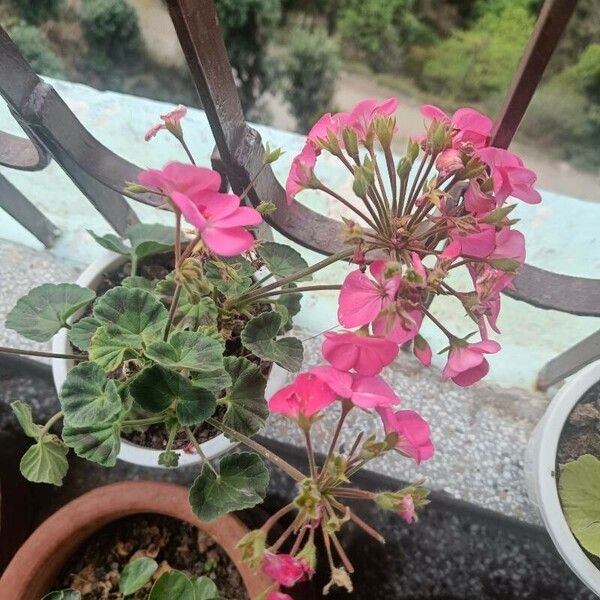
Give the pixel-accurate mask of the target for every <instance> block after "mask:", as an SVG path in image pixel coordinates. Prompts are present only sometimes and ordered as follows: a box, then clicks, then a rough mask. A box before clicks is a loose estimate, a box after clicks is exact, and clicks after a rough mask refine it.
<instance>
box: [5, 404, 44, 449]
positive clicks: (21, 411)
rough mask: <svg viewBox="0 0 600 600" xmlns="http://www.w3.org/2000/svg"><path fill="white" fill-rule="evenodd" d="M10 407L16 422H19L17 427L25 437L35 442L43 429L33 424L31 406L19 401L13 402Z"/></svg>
mask: <svg viewBox="0 0 600 600" xmlns="http://www.w3.org/2000/svg"><path fill="white" fill-rule="evenodd" d="M10 407H11V408H12V411H13V412H14V413H15V416H16V417H17V421H19V425H20V426H21V429H22V430H23V432H24V433H25V435H26V436H27V437H30V438H34V439H36V440H37V439H38V438H39V437H40V433H41V430H42V429H43V427H42V426H41V425H36V424H35V423H34V422H33V415H32V413H31V406H29V404H26V403H25V402H21V401H20V400H15V401H14V402H12V403H11V405H10Z"/></svg>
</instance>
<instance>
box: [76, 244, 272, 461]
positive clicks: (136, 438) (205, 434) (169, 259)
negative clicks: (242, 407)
mask: <svg viewBox="0 0 600 600" xmlns="http://www.w3.org/2000/svg"><path fill="white" fill-rule="evenodd" d="M174 268H175V262H174V257H173V255H172V254H159V255H156V256H150V257H148V258H145V259H142V260H141V261H140V263H139V264H138V268H137V273H136V274H137V275H138V276H140V277H144V278H146V279H148V280H149V281H154V280H157V279H165V278H166V277H167V275H168V274H169V273H170V272H171V271H172V270H173V269H174ZM130 275H131V262H126V263H124V264H123V265H121V266H120V267H119V268H118V269H117V270H115V271H111V272H106V273H103V274H102V280H101V281H100V283H99V284H98V286H97V288H96V294H97V296H98V297H100V296H102V295H103V294H105V293H106V292H108V290H110V289H112V288H114V287H116V286H118V285H120V284H121V282H122V281H123V279H125V278H126V277H129V276H130ZM257 308H258V310H257V311H256V313H257V314H258V313H260V312H264V310H267V309H268V305H259V306H258V307H257ZM90 314H91V308H89V309H88V310H87V312H86V313H84V314H83V315H82V317H83V316H89V315H90ZM247 320H248V319H247V318H244V317H242V318H240V322H239V324H237V326H236V327H235V328H234V330H233V331H232V335H231V339H230V340H228V341H227V343H226V345H225V355H226V356H242V355H244V357H245V358H247V359H248V360H251V361H252V362H254V363H256V364H257V365H258V366H259V367H260V368H261V371H262V372H263V374H264V375H265V377H266V376H267V375H268V374H269V369H270V367H271V363H270V362H267V361H261V360H260V359H258V358H257V357H255V356H253V355H248V354H247V352H246V351H245V350H244V348H243V346H242V343H241V341H240V338H239V333H240V332H241V330H242V329H243V328H244V325H245V324H246V321H247ZM224 412H225V409H224V408H223V407H222V406H219V407H217V411H216V413H215V417H216V418H217V419H219V418H220V417H221V416H223V414H224ZM219 433H220V432H219V431H217V430H216V429H215V428H214V427H212V426H211V425H209V424H208V423H202V424H201V425H198V426H197V427H196V428H195V430H194V435H195V436H196V439H197V440H198V441H199V442H200V443H203V442H207V441H208V440H211V439H212V438H214V437H216V436H217V435H219ZM121 435H122V437H123V438H124V439H126V440H127V441H128V442H131V443H132V444H136V445H137V446H143V447H144V448H152V449H153V450H164V449H165V448H166V446H167V440H168V437H169V436H168V432H167V431H166V429H165V427H164V425H162V424H158V425H150V426H149V427H145V428H144V429H136V430H134V431H124V432H122V434H121ZM173 448H174V449H175V450H187V449H189V450H190V451H193V450H192V449H191V448H190V442H189V440H188V438H187V435H186V434H185V432H184V431H181V432H179V433H178V434H177V436H176V438H175V440H174V442H173Z"/></svg>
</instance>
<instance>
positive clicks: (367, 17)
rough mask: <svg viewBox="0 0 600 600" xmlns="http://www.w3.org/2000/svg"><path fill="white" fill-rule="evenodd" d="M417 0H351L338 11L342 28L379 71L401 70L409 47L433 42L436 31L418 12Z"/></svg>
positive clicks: (347, 37)
mask: <svg viewBox="0 0 600 600" xmlns="http://www.w3.org/2000/svg"><path fill="white" fill-rule="evenodd" d="M414 5H415V3H414V2H413V0H388V1H386V2H381V1H380V0H347V1H346V2H344V4H343V6H342V8H341V9H340V12H339V13H338V15H339V16H338V28H339V31H340V33H341V34H342V38H343V39H344V41H345V43H349V44H352V45H354V46H355V47H356V49H357V50H358V51H359V52H360V53H361V54H362V55H363V56H364V59H365V61H366V62H367V64H368V65H369V67H371V68H372V69H373V71H375V72H376V73H380V72H386V71H389V72H398V71H400V70H401V67H402V58H403V54H404V52H405V50H406V49H407V48H408V47H410V46H415V45H416V46H422V45H427V44H431V43H432V42H433V41H434V40H435V34H434V33H433V31H432V30H431V29H430V28H429V26H428V25H426V24H425V23H424V22H423V21H420V20H419V19H418V17H417V16H416V15H415V6H414Z"/></svg>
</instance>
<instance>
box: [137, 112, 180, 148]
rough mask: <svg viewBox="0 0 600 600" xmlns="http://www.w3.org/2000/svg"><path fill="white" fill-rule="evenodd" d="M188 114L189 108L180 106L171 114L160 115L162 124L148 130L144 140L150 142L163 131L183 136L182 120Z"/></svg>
mask: <svg viewBox="0 0 600 600" xmlns="http://www.w3.org/2000/svg"><path fill="white" fill-rule="evenodd" d="M186 114H187V108H186V107H185V106H183V105H182V104H180V105H179V106H178V107H177V108H174V109H173V110H172V111H171V112H168V113H166V114H164V115H160V118H161V119H162V120H163V122H162V123H157V124H156V125H153V126H152V127H150V129H148V131H147V132H146V135H145V136H144V140H145V141H147V142H149V141H150V140H151V139H152V138H153V137H154V136H155V135H156V134H157V133H158V132H159V131H160V130H161V129H168V130H169V131H170V132H171V133H173V135H176V136H181V120H182V119H183V117H185V115H186Z"/></svg>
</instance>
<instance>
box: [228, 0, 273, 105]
mask: <svg viewBox="0 0 600 600" xmlns="http://www.w3.org/2000/svg"><path fill="white" fill-rule="evenodd" d="M216 4H217V12H218V14H219V21H220V24H221V29H222V30H223V35H224V37H225V45H226V47H227V52H228V54H229V60H230V62H231V65H232V67H233V68H234V70H235V73H236V76H237V80H238V91H239V94H240V100H241V102H242V108H243V109H244V112H246V113H248V111H250V110H251V109H252V108H253V107H254V106H255V104H256V101H257V100H258V98H259V97H260V96H261V94H262V93H263V92H264V91H266V90H267V89H268V88H269V86H270V84H271V82H272V73H271V72H270V70H269V68H268V63H267V60H266V55H267V46H268V43H269V40H270V39H271V38H272V37H273V34H274V32H275V30H276V29H277V27H278V24H279V19H280V17H281V4H280V0H217V2H216Z"/></svg>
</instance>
